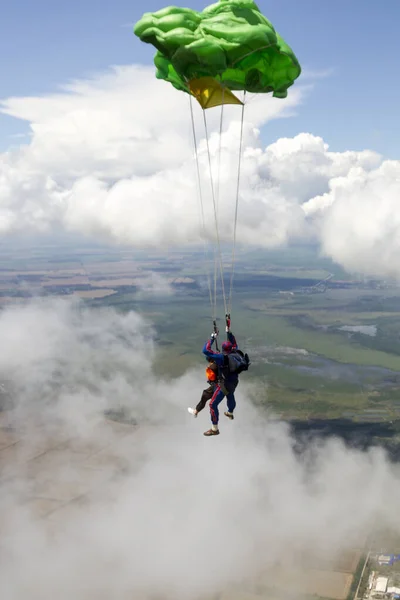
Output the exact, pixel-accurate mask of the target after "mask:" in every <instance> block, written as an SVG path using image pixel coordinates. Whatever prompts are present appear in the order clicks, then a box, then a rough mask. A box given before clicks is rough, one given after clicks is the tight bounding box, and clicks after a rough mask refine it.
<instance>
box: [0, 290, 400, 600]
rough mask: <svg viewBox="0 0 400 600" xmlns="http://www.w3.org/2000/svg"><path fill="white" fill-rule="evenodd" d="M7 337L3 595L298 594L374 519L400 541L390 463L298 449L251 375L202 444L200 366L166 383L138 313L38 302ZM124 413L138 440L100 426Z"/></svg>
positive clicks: (121, 598)
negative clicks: (286, 588)
mask: <svg viewBox="0 0 400 600" xmlns="http://www.w3.org/2000/svg"><path fill="white" fill-rule="evenodd" d="M0 336H1V338H2V340H4V344H3V346H4V347H7V348H8V350H7V352H5V351H4V352H2V353H1V354H0V373H1V374H2V375H3V374H7V377H8V383H7V385H8V387H9V388H10V387H11V386H13V390H14V398H15V400H16V407H15V410H14V411H13V413H12V414H11V415H9V416H7V417H6V419H8V422H7V424H8V426H9V429H8V430H4V429H3V430H1V431H0V434H1V441H2V446H3V444H4V443H5V438H6V437H7V436H9V437H8V438H7V439H8V441H9V443H10V444H11V441H12V437H13V436H15V439H17V440H19V441H18V443H17V444H16V446H15V447H14V448H12V446H11V445H10V446H8V448H4V447H3V449H2V450H0V459H1V460H2V481H1V485H2V495H1V500H0V506H1V514H2V520H1V523H0V525H1V532H2V537H1V555H2V560H1V565H0V580H1V582H2V584H1V586H2V596H3V597H4V598H10V600H11V599H12V600H22V599H23V598H26V597H27V594H29V597H30V598H32V599H35V600H36V599H39V598H40V600H50V599H52V598H54V597H57V598H59V599H60V600H64V599H65V600H70V598H75V599H76V600H83V599H85V600H88V599H90V598H96V599H98V598H104V599H105V598H110V597H112V598H114V599H115V600H125V599H126V598H128V597H131V595H132V593H133V594H134V596H135V597H139V598H150V597H154V596H162V597H163V598H171V599H172V598H182V599H183V598H193V599H194V598H201V597H210V596H211V595H213V594H215V593H218V592H220V591H223V590H225V589H227V588H229V587H232V586H237V585H239V584H240V585H241V584H243V582H246V585H247V586H250V585H251V584H254V583H255V582H256V581H258V580H259V578H260V577H262V578H263V581H264V584H265V585H269V586H271V585H272V586H274V585H281V584H283V583H285V582H286V585H287V583H288V580H289V579H288V577H289V575H288V574H289V573H290V577H291V578H292V586H294V587H293V589H296V587H297V585H299V581H300V579H299V578H300V577H301V575H300V574H299V571H301V570H302V569H303V567H304V568H306V567H310V566H311V567H312V568H314V569H315V568H318V566H321V565H322V566H323V565H324V561H326V560H327V561H329V560H332V559H334V558H335V557H337V556H338V555H340V553H341V552H343V551H344V550H345V549H347V548H351V547H354V546H356V547H357V546H359V545H360V543H362V541H363V540H365V537H366V535H367V533H368V532H369V531H370V530H371V528H372V527H374V526H376V525H377V524H378V525H379V527H380V528H381V527H382V528H383V527H385V526H387V527H390V528H392V529H393V531H395V532H398V528H399V524H398V519H397V518H396V514H397V513H396V510H395V508H396V506H398V503H399V501H400V479H399V473H398V469H395V468H394V467H393V466H391V465H390V464H389V463H388V462H387V461H386V459H385V457H384V455H383V453H381V452H380V451H378V450H375V451H371V452H369V453H361V452H358V451H354V450H349V449H346V448H345V447H344V446H343V445H342V444H341V443H340V442H339V441H331V442H329V443H326V444H320V445H319V446H314V445H311V446H310V447H309V450H308V451H307V452H306V453H304V454H302V455H298V454H296V453H295V452H294V450H293V445H294V444H293V440H292V438H291V436H290V433H289V430H288V428H287V427H286V425H284V424H283V423H281V422H279V421H270V420H268V418H266V417H265V415H262V414H260V413H259V412H258V411H257V410H256V409H255V408H254V407H253V406H252V405H251V403H250V402H249V395H250V394H251V393H254V390H253V392H252V390H251V388H250V387H249V386H248V385H246V382H245V378H244V377H243V378H242V379H243V382H242V383H241V385H240V387H239V388H238V390H239V391H238V395H237V399H238V408H237V418H236V419H235V421H233V422H226V423H225V422H223V423H221V435H220V436H219V438H217V439H208V438H205V437H204V436H203V435H202V432H203V431H204V429H205V428H206V427H208V423H209V415H208V414H207V411H206V410H205V411H204V413H202V414H201V415H200V416H199V418H198V419H196V420H195V419H193V418H192V417H190V415H188V413H187V411H186V407H187V405H189V404H193V403H194V402H196V400H197V398H198V397H199V395H200V393H201V389H202V387H203V367H204V365H202V366H201V369H200V371H201V372H197V371H196V372H195V371H190V372H187V373H186V374H185V375H184V376H183V377H182V378H179V379H176V380H173V381H171V380H169V381H168V382H165V381H163V380H162V379H159V378H156V377H155V375H154V373H153V366H154V359H155V346H154V342H153V337H152V331H151V328H150V327H149V325H148V324H146V322H144V321H143V320H142V319H141V318H140V317H139V316H138V315H136V314H135V313H130V314H127V315H121V314H117V313H115V312H114V311H112V310H105V311H91V310H88V309H86V308H84V307H83V306H81V305H80V304H79V303H75V302H70V301H65V300H56V301H54V300H45V301H35V302H31V303H29V304H27V305H26V306H24V307H18V308H13V309H6V310H4V311H3V312H2V314H1V318H0ZM39 341H40V343H39ZM94 348H95V349H96V351H95V352H94V351H93V349H94ZM133 358H134V360H133ZM199 358H200V355H199ZM121 406H123V407H125V409H126V410H127V414H129V415H130V416H134V417H135V418H136V419H137V421H138V423H139V427H138V428H137V429H132V428H130V427H129V426H126V425H125V426H124V425H119V426H117V425H114V426H111V425H104V423H103V411H104V410H105V409H111V408H114V409H117V408H119V407H121ZM3 416H4V415H3ZM3 424H4V420H3ZM10 426H11V429H10ZM10 436H11V437H10ZM388 488H390V495H389V496H388V497H386V499H385V502H384V503H383V502H382V490H383V489H388ZM39 508H40V511H39V512H41V515H40V516H39V512H38V509H39ZM325 566H326V565H325ZM296 573H297V575H296ZM303 577H304V573H303ZM294 597H297V595H295V596H294Z"/></svg>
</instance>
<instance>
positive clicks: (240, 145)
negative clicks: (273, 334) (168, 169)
mask: <svg viewBox="0 0 400 600" xmlns="http://www.w3.org/2000/svg"><path fill="white" fill-rule="evenodd" d="M245 99H246V90H245V91H244V95H243V105H242V118H241V122H240V142H239V159H238V172H237V182H236V202H235V220H234V226H233V246H232V266H231V280H230V285H229V300H228V311H225V312H226V313H227V314H228V316H229V321H230V314H231V310H232V290H233V277H234V274H235V251H236V227H237V218H238V206H239V188H240V171H241V165H242V145H243V123H244V107H245Z"/></svg>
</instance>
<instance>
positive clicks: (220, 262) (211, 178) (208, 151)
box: [203, 109, 227, 313]
mask: <svg viewBox="0 0 400 600" xmlns="http://www.w3.org/2000/svg"><path fill="white" fill-rule="evenodd" d="M203 119H204V128H205V132H206V142H207V154H208V168H209V171H210V185H211V196H212V201H213V208H214V220H215V231H216V238H217V248H218V255H219V268H220V274H221V288H222V297H223V301H224V310H225V313H226V312H227V306H226V295H225V285H224V271H223V265H222V253H221V242H220V238H219V229H218V213H217V205H216V199H215V191H214V182H213V176H212V167H211V153H210V144H209V139H208V127H207V119H206V113H205V110H204V109H203Z"/></svg>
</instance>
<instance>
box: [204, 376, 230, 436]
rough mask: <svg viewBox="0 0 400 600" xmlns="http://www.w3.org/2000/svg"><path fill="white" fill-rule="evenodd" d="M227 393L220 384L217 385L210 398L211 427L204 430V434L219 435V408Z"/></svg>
mask: <svg viewBox="0 0 400 600" xmlns="http://www.w3.org/2000/svg"><path fill="white" fill-rule="evenodd" d="M224 396H225V393H224V392H223V391H222V390H221V388H220V386H219V385H216V386H215V391H214V393H213V396H212V398H211V400H210V415H211V423H212V425H211V429H209V430H208V431H205V432H204V435H207V436H209V435H218V434H219V429H218V421H219V410H218V405H219V403H220V402H222V400H223V399H224Z"/></svg>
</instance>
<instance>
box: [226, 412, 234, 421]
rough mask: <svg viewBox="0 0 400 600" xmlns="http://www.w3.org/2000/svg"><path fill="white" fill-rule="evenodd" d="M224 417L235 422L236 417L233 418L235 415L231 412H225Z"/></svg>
mask: <svg viewBox="0 0 400 600" xmlns="http://www.w3.org/2000/svg"><path fill="white" fill-rule="evenodd" d="M224 415H225V416H226V417H228V419H230V420H231V421H233V419H234V418H235V417H234V416H233V413H230V412H224Z"/></svg>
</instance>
